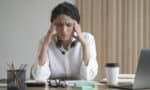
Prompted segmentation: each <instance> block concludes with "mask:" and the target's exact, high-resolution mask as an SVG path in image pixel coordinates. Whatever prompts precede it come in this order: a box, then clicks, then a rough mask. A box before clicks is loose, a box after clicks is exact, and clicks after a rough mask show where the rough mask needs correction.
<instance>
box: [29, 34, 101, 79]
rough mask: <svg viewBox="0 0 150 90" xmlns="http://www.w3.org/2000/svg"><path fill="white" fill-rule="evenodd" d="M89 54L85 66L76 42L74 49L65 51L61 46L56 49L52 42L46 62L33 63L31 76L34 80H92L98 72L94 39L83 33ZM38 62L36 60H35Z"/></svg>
mask: <svg viewBox="0 0 150 90" xmlns="http://www.w3.org/2000/svg"><path fill="white" fill-rule="evenodd" d="M83 36H84V38H85V40H86V42H87V45H88V49H89V52H90V58H89V63H88V65H87V66H86V65H85V64H84V62H83V59H82V58H83V54H82V53H83V51H82V46H81V44H80V42H79V41H78V42H77V43H76V45H75V46H74V47H71V46H70V47H69V49H68V50H65V49H64V48H63V47H62V46H61V47H57V46H56V42H55V41H54V40H53V41H52V42H51V43H50V45H49V49H48V52H47V54H48V55H47V62H46V63H45V64H44V65H39V64H38V63H35V64H34V65H33V67H32V71H31V74H32V76H33V78H34V79H36V80H46V79H49V78H57V79H59V78H61V79H84V80H92V79H94V78H95V77H96V75H97V72H98V64H97V60H96V47H95V39H94V37H93V36H92V35H91V34H90V33H86V32H84V33H83ZM37 61H38V60H37Z"/></svg>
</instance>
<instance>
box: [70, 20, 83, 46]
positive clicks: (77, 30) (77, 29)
mask: <svg viewBox="0 0 150 90" xmlns="http://www.w3.org/2000/svg"><path fill="white" fill-rule="evenodd" d="M73 30H74V33H76V34H73V37H74V38H76V39H77V40H79V41H80V42H81V44H82V45H85V40H84V38H83V34H82V31H81V27H80V25H79V24H78V23H77V22H76V21H75V22H74V28H73Z"/></svg>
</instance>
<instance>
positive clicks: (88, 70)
mask: <svg viewBox="0 0 150 90" xmlns="http://www.w3.org/2000/svg"><path fill="white" fill-rule="evenodd" d="M85 39H86V41H87V45H88V49H89V53H90V58H89V63H88V65H87V66H86V65H85V64H84V62H83V61H82V64H81V68H80V78H81V79H84V80H93V79H94V78H95V77H96V75H97V72H98V64H97V60H96V47H95V39H94V37H93V36H92V35H91V34H89V33H88V34H87V35H86V36H85Z"/></svg>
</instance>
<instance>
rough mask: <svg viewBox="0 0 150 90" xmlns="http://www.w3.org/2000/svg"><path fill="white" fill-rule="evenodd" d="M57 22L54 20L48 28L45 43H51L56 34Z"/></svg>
mask: <svg viewBox="0 0 150 90" xmlns="http://www.w3.org/2000/svg"><path fill="white" fill-rule="evenodd" d="M56 33H57V32H56V24H55V22H53V23H52V24H51V25H50V27H49V29H48V32H47V34H46V36H45V37H44V43H45V44H49V43H50V42H51V40H52V38H53V37H54V36H55V35H56Z"/></svg>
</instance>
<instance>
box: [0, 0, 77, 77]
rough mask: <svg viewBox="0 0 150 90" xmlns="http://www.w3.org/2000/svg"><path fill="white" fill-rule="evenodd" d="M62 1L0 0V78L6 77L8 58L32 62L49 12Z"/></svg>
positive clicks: (48, 17) (44, 29)
mask: <svg viewBox="0 0 150 90" xmlns="http://www.w3.org/2000/svg"><path fill="white" fill-rule="evenodd" d="M62 1H69V2H71V3H75V1H74V0H0V78H6V70H7V65H6V63H7V62H10V63H11V62H12V61H14V62H15V63H16V64H17V65H19V64H22V63H26V64H28V71H27V77H29V72H30V68H31V65H32V64H33V62H34V60H35V57H36V51H37V46H38V41H39V39H40V38H41V37H42V36H43V35H44V34H45V33H46V32H47V30H48V27H49V24H50V15H51V14H50V12H51V10H52V9H53V7H54V6H55V5H57V4H58V3H60V2H62Z"/></svg>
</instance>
